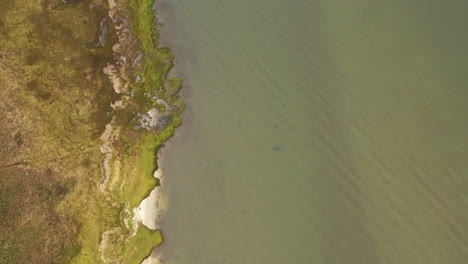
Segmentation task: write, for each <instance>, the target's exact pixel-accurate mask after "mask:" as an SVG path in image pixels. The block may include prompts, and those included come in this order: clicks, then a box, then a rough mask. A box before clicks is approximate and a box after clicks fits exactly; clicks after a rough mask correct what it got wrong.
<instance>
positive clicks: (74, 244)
mask: <svg viewBox="0 0 468 264" xmlns="http://www.w3.org/2000/svg"><path fill="white" fill-rule="evenodd" d="M152 4H153V0H128V1H120V0H108V1H107V0H67V1H62V0H40V1H30V0H16V1H8V0H0V7H1V8H0V194H1V195H0V263H141V262H142V261H143V259H145V258H146V257H147V256H148V255H149V254H150V253H151V251H152V249H153V248H154V247H156V246H157V245H159V244H160V243H162V240H163V237H162V234H161V231H160V230H150V229H148V228H147V227H145V226H144V225H142V224H141V222H140V221H138V219H136V220H135V213H134V211H135V208H137V207H138V205H139V203H140V201H141V200H142V199H143V198H145V197H146V196H148V195H149V193H150V192H151V190H152V189H153V188H154V187H155V186H156V185H157V184H158V179H157V178H155V177H153V173H154V172H155V171H156V170H157V162H156V153H157V150H158V148H159V147H160V146H161V145H162V144H163V143H164V141H166V140H167V139H168V138H169V137H170V136H172V134H173V132H174V129H175V128H176V127H177V126H179V125H180V124H181V120H180V118H179V117H178V116H179V115H180V113H181V111H182V110H183V107H184V105H183V102H182V101H181V99H180V98H179V90H180V88H181V80H180V79H178V78H170V79H168V78H166V77H167V74H168V72H169V70H170V69H171V67H172V66H173V61H174V58H173V55H172V53H171V51H170V49H168V48H160V47H158V40H159V35H158V32H157V30H156V27H155V26H156V24H157V21H156V20H155V17H154V12H153V10H152V8H151V7H152Z"/></svg>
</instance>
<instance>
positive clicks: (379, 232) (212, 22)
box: [158, 0, 468, 264]
mask: <svg viewBox="0 0 468 264" xmlns="http://www.w3.org/2000/svg"><path fill="white" fill-rule="evenodd" d="M159 13H160V15H161V18H162V21H163V23H164V27H163V31H164V32H163V36H164V37H165V38H166V40H167V43H168V44H169V45H171V46H172V47H173V48H174V49H175V54H176V57H177V58H178V61H177V63H178V64H177V65H178V66H177V71H178V74H179V75H181V76H182V77H183V78H184V80H185V88H184V91H183V95H184V97H185V99H186V101H187V110H186V112H185V116H184V118H185V123H184V126H182V127H181V128H180V129H179V130H178V132H177V133H176V137H175V138H174V139H173V140H172V141H171V142H170V143H169V148H166V149H165V151H164V155H165V161H164V164H163V167H164V170H165V173H166V182H165V189H166V191H167V192H168V196H169V209H168V211H167V214H166V216H165V217H164V219H163V223H162V228H163V233H164V235H165V239H166V241H165V243H164V245H163V246H162V247H161V249H160V250H159V252H158V254H159V258H160V259H162V260H163V261H164V263H170V264H173V263H174V264H175V263H177V264H194V263H201V264H220V263H222V264H230V263H236V264H238V263H243V264H254V263H255V264H261V263H270V264H272V263H295V264H296V263H317V264H321V263H332V264H335V263H336V264H341V263H359V264H362V263H392V264H393V263H395V264H415V263H424V264H427V263H434V264H441V263H444V264H452V263H453V264H455V263H456V264H458V263H460V264H462V263H466V261H467V259H468V130H467V129H468V34H467V32H466V29H467V27H468V16H467V15H466V14H467V13H468V2H467V1H457V0H454V1H427V0H426V1H422V0H410V1H408V0H395V1H375V0H351V1H350V0H307V1H306V0H291V1H279V0H270V1H266V0H236V1H228V0H170V1H168V0H162V2H161V3H160V4H159Z"/></svg>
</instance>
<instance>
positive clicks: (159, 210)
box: [134, 168, 167, 230]
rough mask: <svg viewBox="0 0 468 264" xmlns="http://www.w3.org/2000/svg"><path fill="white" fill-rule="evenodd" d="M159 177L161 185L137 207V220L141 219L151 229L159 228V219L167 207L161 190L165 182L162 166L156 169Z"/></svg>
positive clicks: (156, 175) (155, 174)
mask: <svg viewBox="0 0 468 264" xmlns="http://www.w3.org/2000/svg"><path fill="white" fill-rule="evenodd" d="M153 176H154V177H155V178H157V179H159V183H160V186H156V187H155V188H154V189H153V190H152V191H151V193H150V195H149V196H148V197H146V198H145V199H143V200H142V201H141V203H140V205H139V206H138V207H137V208H135V210H134V212H135V220H136V221H140V222H141V223H142V224H143V225H145V226H146V227H148V228H149V229H151V230H156V229H159V228H160V227H159V224H158V220H159V218H160V217H161V215H162V214H163V212H164V211H165V210H166V208H167V202H166V199H165V198H164V196H163V193H162V192H161V185H162V184H163V173H162V170H161V168H159V169H158V170H156V172H155V173H154V175H153Z"/></svg>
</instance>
